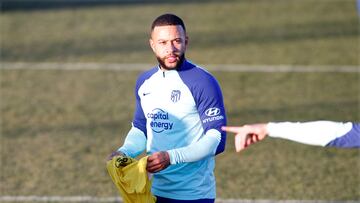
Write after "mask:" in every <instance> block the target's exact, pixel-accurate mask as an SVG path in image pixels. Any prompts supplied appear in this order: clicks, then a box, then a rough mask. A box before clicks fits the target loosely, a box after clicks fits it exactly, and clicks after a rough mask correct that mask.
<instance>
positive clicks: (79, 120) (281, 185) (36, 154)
mask: <svg viewBox="0 0 360 203" xmlns="http://www.w3.org/2000/svg"><path fill="white" fill-rule="evenodd" d="M137 74H138V72H120V71H105V70H91V71H61V70H47V71H46V70H2V71H1V76H2V80H1V97H2V98H3V99H2V102H1V118H2V129H1V130H2V132H1V136H2V137H1V160H2V167H1V182H2V184H1V186H0V191H1V195H96V196H113V195H117V191H116V190H115V187H114V186H113V184H112V182H111V180H110V178H109V177H108V175H107V173H106V170H105V157H106V156H107V155H108V154H109V153H110V152H111V151H112V150H114V149H116V148H117V147H119V146H120V145H121V143H122V142H123V139H124V136H125V135H126V133H127V131H128V130H129V128H130V121H131V118H132V113H133V109H134V97H133V86H134V83H135V79H136V75H137ZM214 74H215V75H216V77H217V78H218V80H219V82H220V84H221V86H222V89H223V93H224V97H225V105H226V107H227V112H228V118H229V124H233V125H234V124H244V123H247V122H265V121H270V120H278V121H281V120H293V121H305V120H316V119H330V120H338V121H347V120H352V121H359V120H360V117H359V113H358V112H359V97H358V94H354V92H355V93H356V92H359V91H360V86H359V85H358V84H359V82H360V80H359V77H358V76H359V75H357V74H354V73H341V74H340V73H266V74H265V73H221V72H215V73H214ZM335 81H336V82H335ZM269 87H271V88H269ZM359 155H360V154H359V150H340V149H324V148H321V147H312V146H306V145H301V144H296V143H291V142H288V141H284V140H276V139H268V140H267V141H265V142H263V143H260V144H257V145H255V146H254V147H251V148H249V150H247V151H245V152H244V153H241V154H236V153H235V151H234V147H233V139H232V135H230V134H229V137H228V142H227V149H226V152H225V153H224V154H222V155H220V156H218V158H217V165H216V175H217V184H218V187H217V190H218V196H219V197H221V198H256V199H269V198H274V199H325V200H333V199H352V200H354V199H359V198H360V193H359V190H357V188H358V187H359V185H360V177H359V173H358V171H359V168H360V166H359Z"/></svg>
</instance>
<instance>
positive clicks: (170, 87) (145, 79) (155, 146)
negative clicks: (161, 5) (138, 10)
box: [110, 14, 226, 203]
mask: <svg viewBox="0 0 360 203" xmlns="http://www.w3.org/2000/svg"><path fill="white" fill-rule="evenodd" d="M149 42H150V46H151V48H152V50H153V52H154V53H155V56H156V58H157V60H158V62H159V65H158V66H157V67H154V68H153V69H151V70H149V71H147V72H145V73H143V74H142V75H140V76H139V78H138V80H137V83H136V88H135V96H136V110H135V114H134V119H133V122H132V128H131V129H130V131H129V133H128V135H127V137H126V139H125V142H124V144H123V146H122V147H120V148H119V149H118V151H117V152H115V153H113V154H112V155H110V158H111V157H112V156H114V155H116V154H120V153H123V154H125V155H127V156H130V157H136V156H138V155H139V154H141V153H142V152H143V151H144V150H145V149H146V152H147V154H148V155H149V157H148V159H147V171H148V172H150V173H153V183H152V192H153V194H154V195H155V196H157V202H158V203H163V202H166V203H172V202H177V203H181V202H184V203H185V202H189V203H190V202H197V203H213V202H214V201H215V196H216V195H215V194H216V192H215V189H216V186H215V177H214V172H213V171H214V165H215V158H214V156H215V155H216V154H219V153H221V152H223V151H224V148H225V139H226V134H225V132H223V131H221V126H223V125H225V124H226V116H225V109H224V104H223V98H222V93H221V90H220V87H219V85H218V83H217V81H216V80H215V78H214V77H213V76H212V75H210V73H208V72H207V71H205V70H203V69H201V68H199V67H197V66H196V65H194V64H193V63H191V62H189V61H188V60H187V59H186V58H185V51H186V48H187V45H188V42H189V39H188V36H187V34H186V29H185V25H184V23H183V21H182V20H181V19H180V18H179V17H178V16H176V15H173V14H164V15H161V16H159V17H158V18H156V19H155V21H154V22H153V24H152V26H151V38H150V40H149Z"/></svg>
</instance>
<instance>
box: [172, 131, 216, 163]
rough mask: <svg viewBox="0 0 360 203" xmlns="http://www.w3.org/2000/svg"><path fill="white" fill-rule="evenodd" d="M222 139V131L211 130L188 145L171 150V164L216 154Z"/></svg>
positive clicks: (192, 160)
mask: <svg viewBox="0 0 360 203" xmlns="http://www.w3.org/2000/svg"><path fill="white" fill-rule="evenodd" d="M220 140H221V133H220V132H219V131H217V130H214V129H212V130H209V131H207V133H206V134H205V135H204V136H203V137H202V138H200V139H199V140H198V141H197V142H194V143H192V144H190V145H188V146H186V147H182V148H178V149H172V150H169V151H168V153H169V156H170V162H171V164H178V163H184V162H194V161H198V160H200V159H203V158H205V157H207V156H212V155H215V152H216V148H217V146H218V145H219V143H220Z"/></svg>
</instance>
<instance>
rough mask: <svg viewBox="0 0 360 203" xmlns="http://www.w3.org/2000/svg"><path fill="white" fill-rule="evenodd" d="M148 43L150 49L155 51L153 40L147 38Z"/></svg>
mask: <svg viewBox="0 0 360 203" xmlns="http://www.w3.org/2000/svg"><path fill="white" fill-rule="evenodd" d="M149 44H150V47H151V49H152V50H153V52H155V45H154V41H153V40H152V39H151V38H150V39H149Z"/></svg>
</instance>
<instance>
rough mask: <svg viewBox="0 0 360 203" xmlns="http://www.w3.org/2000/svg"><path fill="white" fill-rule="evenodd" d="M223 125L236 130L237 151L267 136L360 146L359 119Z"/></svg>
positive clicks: (323, 143)
mask: <svg viewBox="0 0 360 203" xmlns="http://www.w3.org/2000/svg"><path fill="white" fill-rule="evenodd" d="M222 129H223V130H224V131H227V132H232V133H236V135H235V148H236V151H237V152H240V151H242V150H244V149H245V148H246V147H248V146H249V145H251V144H253V143H256V142H258V141H261V140H263V139H265V138H266V137H267V136H270V137H278V138H284V139H288V140H292V141H295V142H300V143H303V144H309V145H318V146H324V147H339V148H359V147H360V123H351V122H347V123H341V122H333V121H313V122H304V123H300V122H296V123H295V122H279V123H275V122H270V123H260V124H250V125H244V126H224V127H222Z"/></svg>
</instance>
